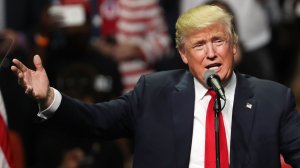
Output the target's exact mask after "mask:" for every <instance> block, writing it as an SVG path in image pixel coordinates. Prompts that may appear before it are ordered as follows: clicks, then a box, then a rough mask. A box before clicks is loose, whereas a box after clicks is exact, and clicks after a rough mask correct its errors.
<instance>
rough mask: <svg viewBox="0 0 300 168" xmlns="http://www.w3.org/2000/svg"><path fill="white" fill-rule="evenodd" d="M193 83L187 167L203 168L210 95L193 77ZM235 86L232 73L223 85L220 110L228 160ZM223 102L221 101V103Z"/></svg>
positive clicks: (234, 78)
mask: <svg viewBox="0 0 300 168" xmlns="http://www.w3.org/2000/svg"><path fill="white" fill-rule="evenodd" d="M194 83H195V108H194V128H193V139H192V148H191V155H190V164H189V168H204V153H205V124H206V111H207V107H208V103H209V101H210V98H211V96H210V95H209V94H208V93H207V91H208V90H207V88H205V87H204V86H203V85H202V84H200V83H199V81H197V80H196V79H195V78H194ZM235 86H236V76H235V74H234V73H233V75H232V77H231V79H230V80H229V82H228V83H227V85H226V86H225V88H224V90H225V95H226V105H225V107H224V109H223V110H222V115H223V120H224V126H225V131H226V140H227V149H228V159H229V160H230V135H231V119H232V109H233V101H234V93H235ZM222 104H223V103H222Z"/></svg>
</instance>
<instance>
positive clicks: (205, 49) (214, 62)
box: [179, 24, 237, 85]
mask: <svg viewBox="0 0 300 168" xmlns="http://www.w3.org/2000/svg"><path fill="white" fill-rule="evenodd" d="M179 52H180V55H181V58H182V60H183V62H184V63H186V64H188V67H189V69H190V71H191V73H192V74H193V75H194V76H195V77H196V78H197V79H198V80H199V81H200V82H201V83H202V84H204V85H206V81H205V79H204V73H205V72H206V71H207V70H208V69H211V70H214V71H215V72H216V73H217V74H218V75H219V76H220V78H221V81H222V83H225V82H227V80H228V79H229V78H230V77H231V75H232V72H233V68H234V55H235V54H236V52H237V46H236V45H235V44H233V42H232V40H231V37H229V34H228V31H226V29H225V27H224V26H223V25H222V24H213V25H211V26H209V27H207V28H204V29H201V30H199V31H196V32H194V33H192V34H190V35H189V36H187V37H185V41H184V46H183V47H182V48H181V49H180V50H179Z"/></svg>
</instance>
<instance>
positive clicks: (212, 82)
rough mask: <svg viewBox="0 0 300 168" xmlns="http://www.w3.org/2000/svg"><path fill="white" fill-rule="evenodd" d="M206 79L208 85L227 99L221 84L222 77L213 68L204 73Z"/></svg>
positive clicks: (222, 97)
mask: <svg viewBox="0 0 300 168" xmlns="http://www.w3.org/2000/svg"><path fill="white" fill-rule="evenodd" d="M204 79H205V81H206V84H207V86H209V87H211V88H212V89H213V90H214V91H215V92H217V94H218V95H219V96H220V98H221V99H223V100H224V101H226V97H225V91H224V88H223V86H222V84H221V79H220V77H219V75H218V74H217V73H216V72H215V71H213V70H207V71H206V72H205V73H204Z"/></svg>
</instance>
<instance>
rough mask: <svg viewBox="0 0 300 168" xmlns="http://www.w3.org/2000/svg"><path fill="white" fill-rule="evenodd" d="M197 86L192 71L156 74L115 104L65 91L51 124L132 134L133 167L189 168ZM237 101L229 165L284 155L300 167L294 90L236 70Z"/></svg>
mask: <svg viewBox="0 0 300 168" xmlns="http://www.w3.org/2000/svg"><path fill="white" fill-rule="evenodd" d="M194 90H195V89H194V82H193V76H192V75H191V74H190V72H188V71H185V70H174V71H166V72H159V73H155V74H151V75H146V76H143V77H141V79H140V81H139V82H138V84H137V86H136V87H135V89H134V90H133V91H132V92H130V93H128V94H126V95H124V96H122V97H121V98H119V99H116V100H113V101H110V102H106V103H99V104H97V105H86V104H82V103H79V102H75V101H74V100H72V99H70V98H68V97H66V96H63V100H62V102H61V106H60V107H59V109H58V111H56V113H55V115H54V116H53V118H52V119H50V120H49V121H47V122H48V123H51V122H52V124H55V125H56V126H58V127H59V128H60V129H62V128H63V129H67V130H69V131H73V132H75V133H76V132H77V133H78V134H89V135H91V134H93V135H98V136H100V137H110V138H116V137H120V136H128V137H132V138H133V139H134V167H136V168H176V167H177V168H188V164H189V159H190V151H191V142H192V132H193V119H194V99H195V93H194ZM234 101H235V102H234V107H233V118H232V134H231V150H230V167H232V168H245V167H252V168H260V167H261V168H279V167H280V160H279V155H280V153H282V154H283V155H284V157H285V159H286V161H287V162H289V163H291V164H292V165H294V166H298V167H299V166H300V118H299V115H298V114H297V113H296V111H295V102H294V98H293V96H292V93H291V91H290V89H288V88H286V87H284V86H282V85H280V84H277V83H275V82H271V81H266V80H260V79H257V78H254V77H250V76H246V75H240V74H238V73H237V86H236V92H235V100H234ZM247 104H252V107H251V108H249V106H248V107H247V106H246V105H247Z"/></svg>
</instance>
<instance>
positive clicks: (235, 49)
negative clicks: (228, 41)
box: [232, 44, 239, 55]
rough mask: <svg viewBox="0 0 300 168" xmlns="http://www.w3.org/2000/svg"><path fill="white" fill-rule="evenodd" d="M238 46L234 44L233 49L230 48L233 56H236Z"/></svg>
mask: <svg viewBox="0 0 300 168" xmlns="http://www.w3.org/2000/svg"><path fill="white" fill-rule="evenodd" d="M238 47H239V46H238V44H234V45H233V47H232V52H233V55H237V54H238V50H239V48H238Z"/></svg>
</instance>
